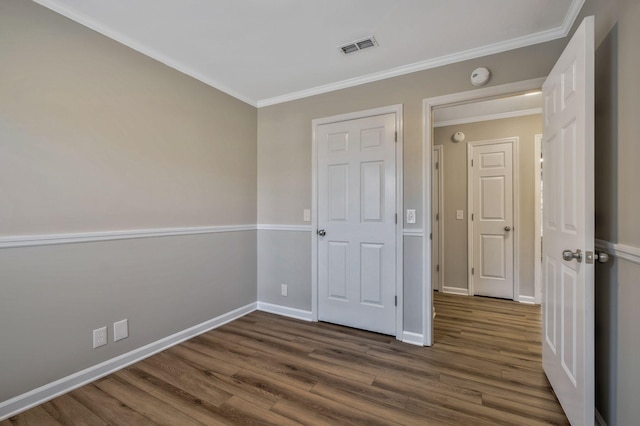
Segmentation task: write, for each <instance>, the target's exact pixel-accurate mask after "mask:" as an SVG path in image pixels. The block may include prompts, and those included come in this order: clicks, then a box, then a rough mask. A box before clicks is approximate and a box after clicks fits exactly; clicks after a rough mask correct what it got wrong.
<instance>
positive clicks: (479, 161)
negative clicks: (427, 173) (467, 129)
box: [468, 138, 517, 300]
mask: <svg viewBox="0 0 640 426" xmlns="http://www.w3.org/2000/svg"><path fill="white" fill-rule="evenodd" d="M516 150H517V138H512V139H499V140H494V141H483V142H471V143H469V144H468V157H469V160H470V161H469V174H468V176H469V185H468V191H469V206H470V211H469V213H470V217H469V227H470V232H469V236H470V238H469V260H470V262H469V263H470V266H469V267H470V276H469V290H470V292H469V293H470V294H474V295H480V296H491V297H499V298H503V299H511V300H513V297H514V263H513V259H514V247H515V245H514V218H515V215H514V205H515V203H514V195H515V194H514V189H515V185H514V177H515V173H514V164H515V153H516Z"/></svg>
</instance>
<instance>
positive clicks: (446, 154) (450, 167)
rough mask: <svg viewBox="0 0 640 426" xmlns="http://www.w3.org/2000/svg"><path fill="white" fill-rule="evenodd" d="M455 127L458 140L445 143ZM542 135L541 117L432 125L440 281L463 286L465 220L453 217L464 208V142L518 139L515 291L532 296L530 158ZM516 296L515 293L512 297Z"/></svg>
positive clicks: (533, 195) (532, 195) (465, 237)
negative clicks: (438, 165) (439, 200)
mask: <svg viewBox="0 0 640 426" xmlns="http://www.w3.org/2000/svg"><path fill="white" fill-rule="evenodd" d="M457 131H461V132H463V133H464V134H465V140H464V142H463V143H454V142H452V141H451V135H453V134H454V133H455V132H457ZM541 133H542V117H541V115H539V114H538V115H529V116H524V117H515V118H506V119H501V120H491V121H484V122H476V123H469V124H462V125H455V126H444V127H436V128H435V129H434V144H435V145H442V146H443V148H442V150H443V154H442V156H443V158H444V161H443V162H442V170H443V172H444V176H443V182H444V188H443V195H444V209H443V214H442V219H443V223H444V235H445V238H444V240H443V243H444V259H445V261H444V280H445V281H444V285H445V286H447V287H457V288H464V289H467V288H468V282H467V261H468V259H467V220H456V210H463V211H464V212H465V216H464V217H465V219H466V218H467V216H468V213H469V212H468V210H467V145H468V143H469V142H475V141H483V140H490V139H499V138H507V137H514V136H515V137H518V138H519V142H518V150H519V158H518V171H519V173H518V177H517V178H518V190H519V200H520V203H519V205H518V213H519V217H518V223H519V225H518V229H519V231H518V232H519V234H518V236H519V244H518V250H519V256H520V259H519V260H516V262H518V270H519V274H518V275H519V282H520V295H522V296H530V297H533V296H534V277H533V273H534V261H535V259H534V258H535V255H534V231H535V230H534V219H535V218H534V202H535V199H534V197H535V188H534V184H535V182H534V177H535V176H534V162H535V135H536V134H541ZM516 296H518V295H516Z"/></svg>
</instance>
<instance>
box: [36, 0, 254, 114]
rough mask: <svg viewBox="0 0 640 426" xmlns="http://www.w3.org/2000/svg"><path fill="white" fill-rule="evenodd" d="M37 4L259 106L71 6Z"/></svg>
mask: <svg viewBox="0 0 640 426" xmlns="http://www.w3.org/2000/svg"><path fill="white" fill-rule="evenodd" d="M32 1H33V2H35V3H38V4H39V5H41V6H44V7H46V8H47V9H50V10H52V11H54V12H56V13H59V14H60V15H62V16H65V17H67V18H69V19H71V20H72V21H75V22H77V23H79V24H81V25H84V26H85V27H87V28H89V29H92V30H93V31H96V32H98V33H100V34H102V35H103V36H106V37H108V38H110V39H113V40H115V41H117V42H118V43H121V44H123V45H125V46H127V47H129V48H131V49H133V50H135V51H137V52H139V53H142V54H143V55H146V56H148V57H150V58H152V59H155V60H156V61H158V62H161V63H163V64H164V65H166V66H168V67H170V68H173V69H175V70H176V71H180V72H181V73H183V74H186V75H188V76H189V77H193V78H195V79H196V80H199V81H201V82H203V83H204V84H206V85H208V86H211V87H213V88H214V89H217V90H219V91H221V92H223V93H226V94H227V95H229V96H232V97H234V98H236V99H238V100H240V101H242V102H244V103H247V104H249V105H251V106H254V107H255V106H257V104H256V101H255V100H253V99H251V98H249V97H248V96H246V95H244V94H242V93H239V92H237V91H235V90H233V89H231V88H229V87H227V86H225V85H224V84H222V83H220V82H219V81H216V80H213V79H211V78H209V77H207V76H205V75H203V74H202V73H200V72H199V71H196V70H194V69H193V68H191V67H189V66H187V65H185V64H183V63H181V62H180V61H176V60H174V59H172V58H170V57H168V56H166V55H164V54H163V53H160V52H158V51H157V50H154V49H152V48H150V47H148V46H145V45H144V44H142V43H139V42H137V41H135V40H133V39H131V38H129V37H127V36H125V35H124V34H122V33H120V32H119V31H116V30H114V29H113V28H110V27H108V26H106V25H103V24H101V23H99V22H97V21H95V20H94V19H91V18H90V17H88V16H86V15H85V14H83V13H80V12H78V11H77V10H75V9H73V8H70V7H69V6H66V5H62V4H60V3H59V2H57V1H55V0H32Z"/></svg>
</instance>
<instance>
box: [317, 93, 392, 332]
mask: <svg viewBox="0 0 640 426" xmlns="http://www.w3.org/2000/svg"><path fill="white" fill-rule="evenodd" d="M382 114H395V117H396V118H395V125H396V132H397V141H396V176H395V179H396V214H397V218H398V219H397V221H396V229H395V232H396V296H397V298H398V305H397V307H396V338H397V339H398V340H402V338H403V334H404V333H403V318H404V310H403V300H404V299H403V290H404V285H403V259H404V255H403V233H402V228H403V223H404V221H403V220H402V219H403V215H402V212H403V200H402V195H403V194H402V192H403V189H402V188H403V185H402V176H403V168H402V153H403V149H402V147H403V143H402V141H403V137H402V135H403V131H402V105H401V104H398V105H390V106H386V107H380V108H374V109H368V110H364V111H357V112H351V113H347V114H339V115H333V116H330V117H324V118H317V119H314V120H312V121H311V132H312V134H311V212H312V214H311V229H312V232H311V319H312V321H318V234H317V231H318V143H317V140H316V133H317V132H316V130H317V127H318V126H320V125H322V124H329V123H335V122H339V121H349V120H356V119H360V118H365V117H371V116H374V115H382Z"/></svg>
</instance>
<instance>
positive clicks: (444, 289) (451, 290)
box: [442, 285, 469, 296]
mask: <svg viewBox="0 0 640 426" xmlns="http://www.w3.org/2000/svg"><path fill="white" fill-rule="evenodd" d="M442 292H443V293H449V294H461V295H463V296H468V295H469V290H468V289H466V288H458V287H447V286H446V285H445V286H442Z"/></svg>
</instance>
